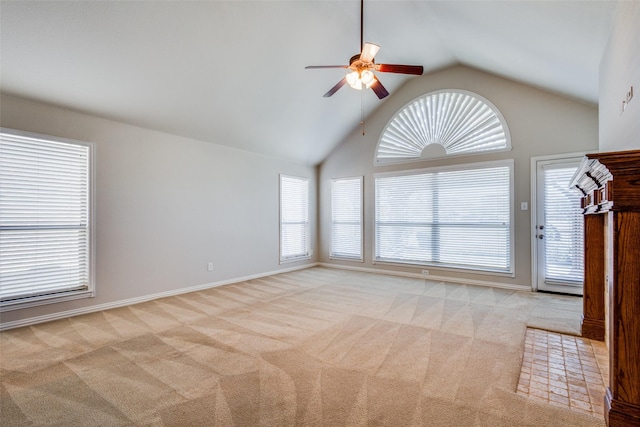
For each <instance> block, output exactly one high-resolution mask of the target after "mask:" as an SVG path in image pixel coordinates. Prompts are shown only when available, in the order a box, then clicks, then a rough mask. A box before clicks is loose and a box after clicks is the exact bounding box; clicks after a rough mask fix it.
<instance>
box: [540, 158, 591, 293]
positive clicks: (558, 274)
mask: <svg viewBox="0 0 640 427" xmlns="http://www.w3.org/2000/svg"><path fill="white" fill-rule="evenodd" d="M575 171H576V167H575V166H571V167H567V166H562V165H548V166H545V169H544V218H545V219H544V222H545V223H544V230H543V232H542V234H543V235H544V244H545V255H544V258H545V259H544V265H545V278H544V280H545V282H547V283H568V284H576V285H581V284H582V278H583V272H584V268H583V264H584V250H583V234H584V228H583V225H584V224H583V216H582V209H581V208H580V198H581V195H580V193H578V192H577V191H575V190H572V189H570V188H569V183H570V182H571V178H572V177H573V174H574V173H575Z"/></svg>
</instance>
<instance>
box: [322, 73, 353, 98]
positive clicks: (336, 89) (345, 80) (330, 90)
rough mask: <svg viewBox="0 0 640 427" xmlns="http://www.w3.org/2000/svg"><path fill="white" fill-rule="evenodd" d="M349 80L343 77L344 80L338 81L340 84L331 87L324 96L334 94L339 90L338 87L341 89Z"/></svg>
mask: <svg viewBox="0 0 640 427" xmlns="http://www.w3.org/2000/svg"><path fill="white" fill-rule="evenodd" d="M346 82H347V78H346V77H343V78H342V80H340V81H339V82H338V84H336V85H335V86H334V87H332V88H331V89H329V92H327V93H325V94H324V95H322V96H324V97H325V98H328V97H330V96H331V95H333V94H334V93H336V92H337V91H338V89H340V88H341V87H342V86H344V84H345V83H346Z"/></svg>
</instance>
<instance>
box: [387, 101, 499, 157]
mask: <svg viewBox="0 0 640 427" xmlns="http://www.w3.org/2000/svg"><path fill="white" fill-rule="evenodd" d="M509 149H511V141H510V138H509V130H508V128H507V125H506V123H505V121H504V118H503V117H502V115H501V114H500V112H499V111H498V109H497V108H495V106H493V105H492V104H491V103H490V102H489V101H487V100H486V99H484V98H482V97H481V96H479V95H476V94H474V93H471V92H466V91H457V90H445V91H438V92H431V93H428V94H426V95H423V96H421V97H419V98H417V99H415V100H413V101H411V102H410V103H409V104H407V105H405V106H404V107H403V108H402V109H401V110H400V111H398V112H397V113H396V114H395V116H393V118H392V119H391V121H389V123H388V124H387V126H386V127H385V129H384V131H383V132H382V135H381V136H380V140H379V141H378V148H377V150H376V159H375V163H376V164H387V163H399V162H407V161H416V160H423V159H425V158H434V157H444V156H451V155H460V154H472V153H484V152H487V151H504V150H509Z"/></svg>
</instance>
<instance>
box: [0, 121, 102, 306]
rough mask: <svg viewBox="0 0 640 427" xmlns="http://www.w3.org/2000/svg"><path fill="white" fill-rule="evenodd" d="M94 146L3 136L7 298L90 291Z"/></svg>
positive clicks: (2, 266) (2, 272)
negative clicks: (90, 196) (92, 147)
mask: <svg viewBox="0 0 640 427" xmlns="http://www.w3.org/2000/svg"><path fill="white" fill-rule="evenodd" d="M89 150H90V146H88V145H78V144H71V143H64V142H58V141H48V140H44V139H38V138H31V137H25V136H21V135H15V134H10V133H5V132H3V133H1V134H0V299H1V301H2V302H4V303H7V302H11V301H13V302H15V301H16V300H17V301H20V300H25V299H34V298H44V297H48V296H51V295H59V294H61V293H68V292H72V291H78V290H87V289H88V288H89V277H90V276H89V264H90V263H89V260H90V253H89V249H90V244H89V237H90V236H89V209H90V207H89V164H90V152H89Z"/></svg>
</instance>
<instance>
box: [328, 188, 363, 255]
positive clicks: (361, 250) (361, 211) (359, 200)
mask: <svg viewBox="0 0 640 427" xmlns="http://www.w3.org/2000/svg"><path fill="white" fill-rule="evenodd" d="M356 180H357V181H358V182H359V184H360V188H359V189H358V190H359V191H358V192H359V194H358V205H359V210H360V212H359V213H360V217H359V223H358V225H359V229H360V242H359V243H360V244H359V247H360V254H359V255H358V256H348V255H341V254H336V253H335V252H334V241H333V237H334V226H335V224H336V221H335V220H334V201H333V196H334V186H335V185H336V183H338V182H341V181H356ZM329 259H336V260H346V261H359V262H364V177H363V176H355V177H347V178H333V179H332V180H331V247H330V249H329Z"/></svg>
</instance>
